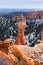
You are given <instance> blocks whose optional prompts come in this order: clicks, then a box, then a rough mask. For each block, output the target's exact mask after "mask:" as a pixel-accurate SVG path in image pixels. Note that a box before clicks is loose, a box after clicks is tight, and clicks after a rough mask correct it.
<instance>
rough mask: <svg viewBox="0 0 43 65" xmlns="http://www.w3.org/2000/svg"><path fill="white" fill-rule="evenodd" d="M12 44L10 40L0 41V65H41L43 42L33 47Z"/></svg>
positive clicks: (42, 64) (42, 63) (42, 61)
mask: <svg viewBox="0 0 43 65" xmlns="http://www.w3.org/2000/svg"><path fill="white" fill-rule="evenodd" d="M12 43H14V42H13V40H11V39H7V40H5V41H0V64H2V65H43V42H42V43H40V44H37V45H35V46H34V47H29V46H26V45H13V44H12ZM4 44H5V45H4ZM3 46H4V47H3Z"/></svg>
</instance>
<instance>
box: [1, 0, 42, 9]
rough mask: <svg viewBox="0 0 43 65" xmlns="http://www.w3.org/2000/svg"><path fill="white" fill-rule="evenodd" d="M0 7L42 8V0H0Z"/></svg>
mask: <svg viewBox="0 0 43 65" xmlns="http://www.w3.org/2000/svg"><path fill="white" fill-rule="evenodd" d="M0 8H15V9H16V8H18V9H35V8H36V9H43V0H0Z"/></svg>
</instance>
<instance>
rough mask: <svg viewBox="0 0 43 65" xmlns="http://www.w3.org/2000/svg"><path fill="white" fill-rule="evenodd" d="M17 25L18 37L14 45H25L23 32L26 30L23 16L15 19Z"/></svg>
mask: <svg viewBox="0 0 43 65" xmlns="http://www.w3.org/2000/svg"><path fill="white" fill-rule="evenodd" d="M17 23H18V35H17V39H16V42H15V44H18V45H19V44H21V45H25V44H26V41H25V39H24V30H25V28H26V19H25V17H24V16H20V17H18V18H17Z"/></svg>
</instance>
